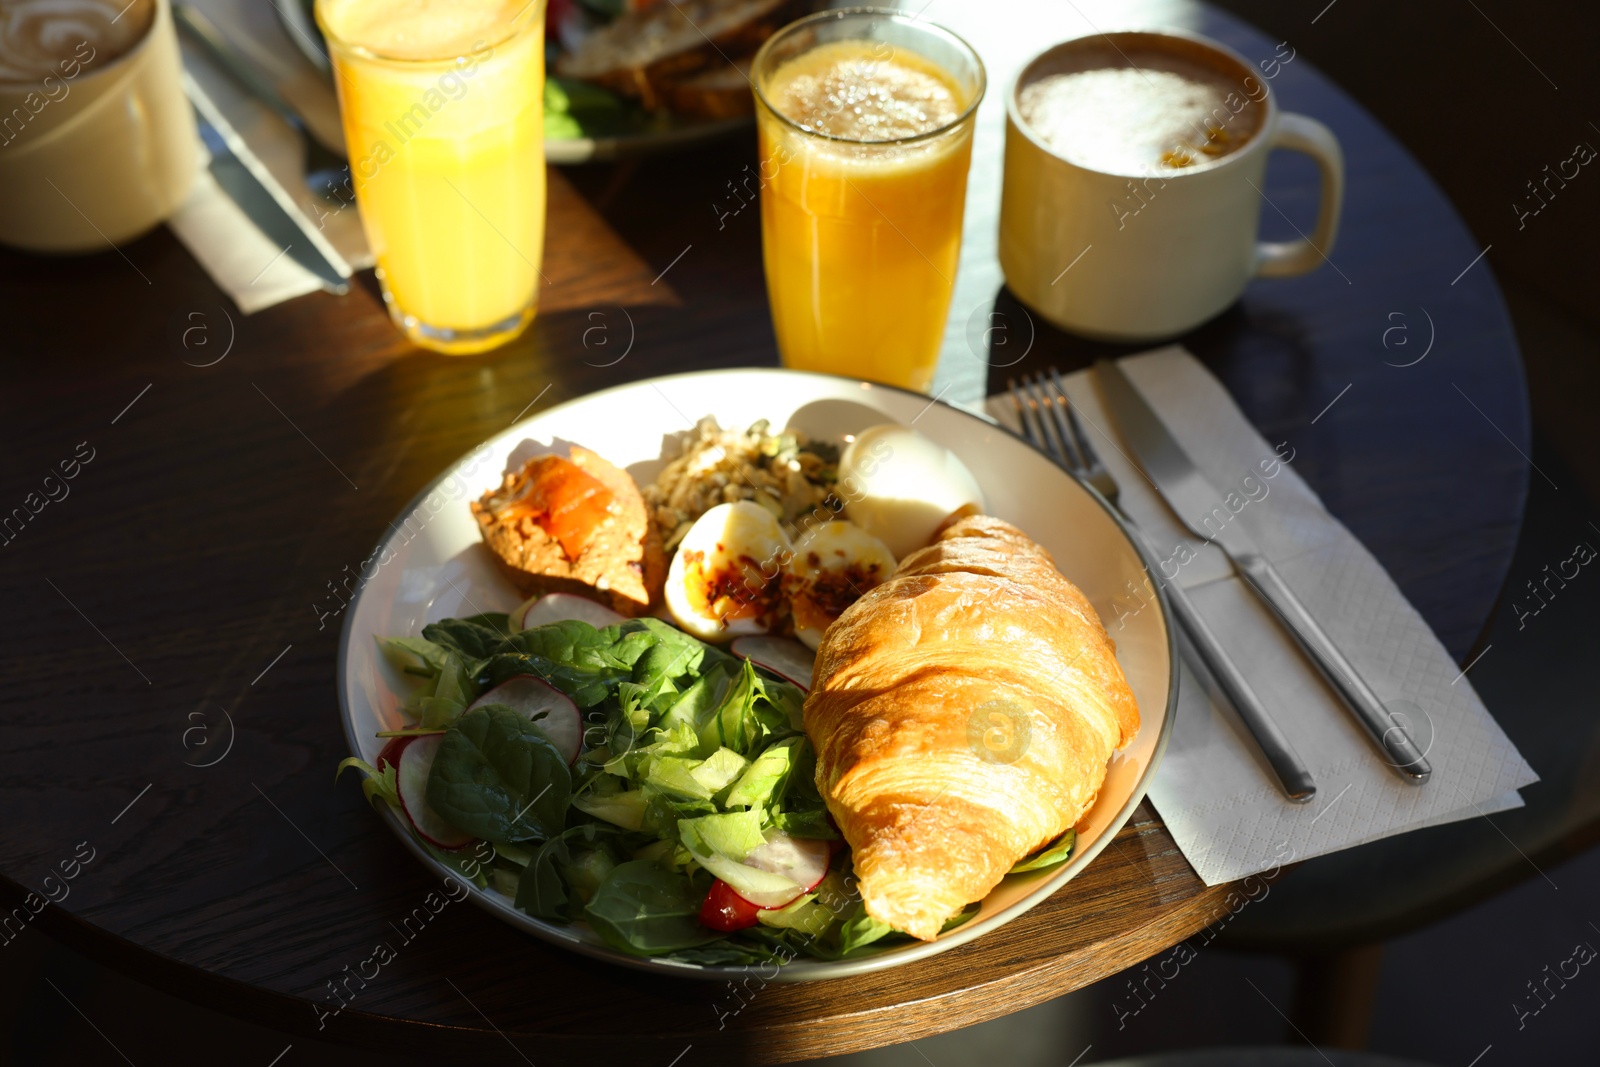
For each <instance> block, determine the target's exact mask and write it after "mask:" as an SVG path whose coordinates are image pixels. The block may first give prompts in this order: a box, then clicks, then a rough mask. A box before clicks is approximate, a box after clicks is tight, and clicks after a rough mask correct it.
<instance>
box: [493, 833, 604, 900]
mask: <svg viewBox="0 0 1600 1067" xmlns="http://www.w3.org/2000/svg"><path fill="white" fill-rule="evenodd" d="M612 832H613V831H611V830H610V829H609V828H608V827H604V826H597V825H595V824H594V823H585V824H583V825H582V826H574V827H571V828H570V829H567V830H563V831H562V832H561V833H560V834H557V835H556V836H555V837H552V838H551V839H550V840H548V841H546V842H545V843H544V844H542V845H540V846H539V848H538V850H537V851H536V852H534V854H533V858H532V859H531V860H529V861H528V866H527V867H525V868H524V869H523V872H522V877H521V879H520V880H519V881H518V882H517V895H516V905H517V907H519V908H521V909H522V910H523V911H525V912H527V913H528V914H529V915H532V916H533V917H534V918H536V919H548V920H551V921H554V922H566V921H567V920H568V919H569V918H571V915H570V914H569V911H570V908H569V893H568V890H569V888H573V887H571V886H569V882H570V881H572V880H574V876H575V875H576V876H577V877H578V878H583V877H584V876H585V875H589V874H591V873H592V872H593V869H594V865H592V864H580V865H579V868H578V869H574V860H573V856H572V846H571V842H576V843H578V844H579V845H593V844H595V843H596V842H597V841H599V839H600V838H601V837H603V836H607V835H609V834H611V833H612ZM589 854H590V855H593V854H594V853H589ZM609 863H610V861H609V860H607V861H606V864H605V867H606V868H609ZM606 873H609V871H608V870H607V872H606ZM601 882H603V879H601ZM598 884H600V882H597V883H596V884H583V885H580V886H577V887H576V888H578V889H579V890H581V891H586V892H593V891H594V890H595V889H596V888H597V885H598Z"/></svg>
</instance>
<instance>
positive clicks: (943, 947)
mask: <svg viewBox="0 0 1600 1067" xmlns="http://www.w3.org/2000/svg"><path fill="white" fill-rule="evenodd" d="M752 373H753V374H759V375H771V376H773V377H776V378H788V377H800V378H808V379H820V380H823V381H828V382H842V383H849V384H851V385H855V386H858V387H859V386H863V385H865V386H868V387H870V388H872V389H883V390H886V391H889V392H894V393H901V394H904V395H906V396H911V397H916V398H919V399H920V398H923V397H926V396H927V394H925V393H919V392H917V391H916V390H913V389H906V388H903V387H901V386H896V385H887V384H885V383H883V382H875V381H870V380H868V379H863V378H852V377H850V376H848V375H842V374H825V373H822V372H819V371H801V370H791V369H789V368H787V367H763V366H744V367H718V368H711V369H707V370H697V371H680V372H678V373H675V374H663V375H652V376H650V377H646V378H637V379H633V380H631V381H626V382H619V383H617V384H616V385H612V386H607V387H606V388H604V389H597V390H594V391H592V392H588V393H581V394H579V395H577V396H573V397H569V398H567V399H566V400H563V401H562V402H561V403H559V404H555V405H552V406H551V407H549V408H546V409H545V410H543V411H540V412H537V413H535V414H533V415H529V416H527V417H526V418H522V419H518V420H517V421H516V422H514V423H512V424H511V425H510V426H508V427H506V428H505V429H504V430H499V431H496V432H494V433H492V434H490V435H489V436H488V437H486V438H484V439H482V440H480V441H478V442H477V443H476V444H474V445H473V446H472V447H471V448H469V449H468V450H467V451H465V452H463V453H461V454H460V455H459V456H457V457H456V458H455V459H454V460H452V461H451V462H450V463H448V464H447V465H446V466H445V467H444V468H443V469H442V470H441V471H440V472H439V473H438V474H437V475H435V476H434V477H433V478H432V479H431V480H430V481H429V482H428V483H427V484H426V485H424V486H423V487H422V488H421V489H420V490H418V492H417V493H416V494H414V495H413V496H412V497H411V498H410V499H409V500H408V501H407V502H406V503H405V505H404V506H403V507H402V508H401V509H400V511H399V513H398V515H397V518H402V519H403V518H404V517H405V516H406V515H408V514H410V513H411V512H412V511H413V510H415V509H416V508H417V507H418V506H419V505H420V504H421V503H422V502H423V501H424V500H425V499H426V498H427V497H428V495H429V494H430V493H432V492H433V491H434V490H435V489H437V488H438V487H439V486H440V485H441V484H443V482H444V481H445V480H446V479H447V478H448V477H449V476H450V474H451V472H452V471H455V470H456V469H457V468H459V467H460V466H461V465H462V464H463V463H465V462H466V461H467V460H468V459H469V458H470V457H471V456H472V455H473V454H474V453H476V452H477V451H479V450H480V449H482V448H483V447H484V445H485V444H487V443H488V442H490V441H493V440H495V439H497V438H499V437H502V436H504V435H506V434H511V433H514V432H516V431H517V430H518V429H519V428H521V427H524V426H526V425H528V424H529V423H532V422H535V421H537V420H539V419H543V418H547V417H549V416H550V415H552V414H554V413H555V412H557V411H560V410H561V409H562V408H566V407H569V406H572V405H575V404H578V403H591V402H593V401H595V400H597V399H599V398H601V397H605V396H607V395H609V394H612V393H617V392H621V391H623V390H633V389H639V388H644V387H657V388H659V386H660V385H661V384H662V383H665V382H672V381H683V380H686V379H704V378H712V377H724V376H734V375H749V374H752ZM928 400H929V405H928V406H929V407H932V406H933V405H934V404H938V405H940V406H941V407H945V408H948V409H949V410H950V411H953V412H955V413H956V414H958V415H960V416H961V417H963V418H967V419H972V420H973V421H975V422H978V423H980V424H981V425H983V426H985V427H987V428H990V429H996V430H999V431H1001V432H1002V433H1004V434H1006V435H1007V436H1008V437H1011V438H1012V439H1013V440H1015V441H1017V442H1018V443H1019V444H1022V445H1023V446H1024V447H1026V448H1028V449H1029V450H1031V451H1034V452H1038V450H1037V449H1035V448H1034V446H1033V445H1032V444H1031V443H1029V441H1028V440H1027V438H1025V437H1023V436H1022V435H1021V434H1020V433H1018V432H1016V431H1015V430H1012V429H1011V428H1010V427H1009V426H1006V425H1004V424H1003V423H1000V422H998V421H996V420H991V419H989V418H988V417H986V416H983V415H980V414H978V413H977V412H975V411H972V410H969V409H967V408H966V407H964V406H962V405H959V404H955V403H952V402H949V401H946V400H944V399H943V398H942V397H939V396H934V397H930V398H928ZM885 414H887V413H885ZM1038 454H1039V455H1040V456H1042V457H1043V458H1044V459H1046V460H1047V461H1048V462H1050V463H1051V465H1052V466H1053V467H1055V469H1056V470H1057V471H1058V472H1060V473H1061V474H1062V475H1063V476H1064V477H1067V478H1069V479H1070V480H1072V481H1073V482H1075V483H1076V484H1077V485H1078V487H1079V488H1081V489H1083V490H1084V491H1086V492H1087V493H1088V494H1089V496H1090V498H1091V499H1092V500H1093V501H1094V502H1095V503H1096V504H1097V505H1099V507H1100V508H1101V510H1103V511H1104V512H1105V513H1106V514H1107V516H1109V517H1110V519H1111V521H1112V522H1113V523H1115V524H1116V527H1117V530H1118V531H1119V532H1120V533H1121V534H1122V537H1123V539H1124V540H1125V541H1126V542H1127V543H1128V545H1129V547H1131V548H1132V549H1133V551H1134V553H1135V555H1136V556H1137V557H1138V558H1139V559H1140V561H1141V562H1143V564H1144V567H1145V571H1146V573H1147V574H1150V575H1153V574H1154V573H1155V571H1154V569H1153V568H1154V566H1155V565H1156V564H1157V561H1156V560H1155V559H1154V557H1153V556H1152V554H1151V552H1150V550H1149V548H1148V546H1147V545H1146V544H1145V542H1144V538H1143V537H1141V536H1137V535H1136V534H1135V532H1134V528H1133V526H1132V524H1131V523H1130V522H1129V521H1128V520H1126V519H1124V518H1123V516H1122V515H1121V513H1120V512H1118V511H1117V509H1116V508H1114V507H1112V506H1111V504H1110V502H1108V501H1107V500H1106V499H1105V497H1103V496H1101V495H1100V493H1099V492H1098V491H1096V490H1095V488H1094V487H1093V486H1092V485H1090V484H1089V483H1088V482H1086V481H1084V480H1083V479H1082V478H1080V477H1079V476H1078V475H1077V474H1075V473H1074V472H1072V471H1070V470H1068V469H1066V468H1065V467H1062V466H1061V465H1060V464H1057V463H1055V462H1054V461H1053V460H1050V457H1049V456H1048V455H1045V454H1044V453H1042V452H1038ZM393 537H394V526H393V524H391V525H389V526H387V527H385V533H384V535H383V536H382V537H380V538H379V540H378V542H377V543H376V545H374V546H373V551H374V552H381V551H382V550H383V548H384V546H385V545H386V544H388V542H389V541H390V540H391V539H392V538H393ZM370 555H371V554H370V553H369V556H370ZM1151 585H1152V586H1154V588H1155V594H1156V609H1157V613H1158V618H1160V620H1161V623H1162V626H1163V629H1164V632H1165V634H1166V653H1167V662H1168V679H1169V680H1168V684H1167V706H1166V708H1165V709H1164V710H1163V713H1162V716H1161V720H1160V730H1159V731H1158V733H1157V734H1156V740H1155V748H1154V750H1153V751H1152V752H1151V754H1150V762H1149V763H1148V764H1147V765H1146V766H1145V769H1144V771H1143V773H1142V774H1140V776H1139V779H1138V781H1137V782H1135V783H1134V787H1133V789H1132V791H1131V792H1130V793H1129V795H1128V799H1127V800H1126V801H1124V802H1123V804H1122V806H1121V807H1120V808H1118V809H1117V812H1116V814H1115V815H1113V816H1112V818H1111V820H1110V821H1109V822H1108V823H1107V826H1106V830H1105V832H1104V833H1102V834H1101V835H1100V837H1099V839H1097V840H1096V841H1095V842H1094V843H1093V844H1092V845H1090V846H1089V847H1088V848H1087V849H1085V850H1083V851H1082V852H1076V851H1075V852H1074V853H1073V855H1072V856H1071V857H1070V858H1069V859H1068V860H1067V862H1066V863H1065V864H1063V865H1062V867H1061V869H1060V870H1059V871H1057V872H1055V873H1054V874H1053V875H1052V876H1051V877H1050V878H1048V879H1043V880H1041V885H1040V887H1039V888H1043V887H1044V886H1045V885H1050V884H1052V883H1054V886H1053V888H1050V889H1049V890H1048V891H1045V892H1039V890H1038V889H1035V890H1033V891H1031V892H1029V893H1028V895H1027V896H1025V897H1024V898H1023V899H1022V900H1019V901H1017V902H1016V903H1015V904H1012V905H1011V906H1010V907H1007V908H1005V909H1003V910H1001V911H998V912H996V913H995V914H994V916H992V917H991V921H990V922H986V923H985V924H984V929H983V930H982V931H979V930H977V929H974V928H972V927H970V926H962V927H958V928H956V929H955V930H953V931H951V932H950V934H949V935H948V936H942V937H940V938H938V939H937V940H934V941H923V942H918V943H916V944H913V945H908V946H905V947H904V948H903V949H901V950H899V951H895V952H886V953H880V954H876V955H870V956H863V957H859V958H856V959H844V960H814V959H809V958H807V959H803V960H802V959H798V958H797V959H795V960H794V961H792V962H790V963H788V964H786V965H784V966H781V967H779V968H777V971H778V973H777V975H776V976H775V977H768V976H767V975H765V974H764V973H763V972H764V971H765V970H767V969H769V968H768V966H767V965H765V964H762V965H757V964H696V963H686V962H683V961H679V960H671V959H664V958H662V957H657V956H632V955H629V954H627V953H625V952H621V951H619V950H616V949H612V948H610V947H608V946H601V945H591V944H589V943H587V942H585V941H583V940H582V939H580V938H578V937H577V936H576V935H574V934H572V933H569V932H568V929H567V928H565V927H562V926H559V925H557V924H555V923H548V922H544V921H542V920H539V919H535V918H534V917H533V916H530V915H524V914H522V913H520V912H517V911H516V910H515V908H513V907H512V906H510V905H509V904H507V903H505V902H503V901H502V900H501V899H500V896H499V894H495V893H491V891H489V890H486V889H479V888H478V887H477V886H476V885H473V884H471V883H470V882H467V881H465V879H463V878H462V877H461V875H460V872H457V871H450V870H446V869H445V865H444V864H443V863H441V862H440V861H439V860H438V859H436V858H435V857H434V856H432V855H430V854H429V853H428V852H427V851H426V850H425V849H424V848H423V847H422V845H421V844H420V843H419V842H418V841H417V840H416V839H415V838H414V837H413V835H412V833H411V831H410V828H409V827H407V826H405V825H404V824H403V823H402V822H401V821H400V819H399V817H398V816H396V815H395V813H394V810H393V809H392V808H391V807H389V805H387V804H385V805H384V806H383V808H382V809H378V814H379V815H380V816H381V817H382V818H383V820H384V821H385V822H387V823H388V824H389V827H390V829H391V830H392V831H393V832H394V833H395V834H396V835H398V837H399V838H400V841H401V843H402V844H404V845H405V846H406V847H407V848H408V849H409V850H410V851H411V853H412V854H413V855H414V856H416V857H417V858H418V859H419V860H421V861H422V862H423V864H424V866H426V867H427V868H429V869H430V870H433V871H434V872H436V873H438V872H444V874H445V875H446V876H449V877H455V878H456V879H457V881H459V882H461V883H462V884H463V885H464V886H465V888H466V889H467V892H468V895H469V897H470V899H471V900H472V902H473V903H474V904H476V905H478V906H479V907H480V908H483V909H484V910H485V911H488V912H490V913H491V914H492V915H494V916H495V917H496V918H498V919H500V920H501V921H503V922H508V923H509V924H510V925H511V926H513V927H515V928H517V929H519V930H521V931H523V932H525V933H528V934H531V935H532V936H534V937H537V938H539V939H540V940H541V941H544V942H545V943H547V944H551V945H554V946H556V947H558V948H565V949H569V950H572V951H575V952H577V953H579V954H580V955H583V956H587V957H589V958H591V959H597V960H603V961H605V962H607V963H612V964H617V965H620V966H624V967H627V968H629V969H631V970H636V971H643V972H646V973H651V974H660V975H672V976H675V977H680V978H692V979H696V980H704V981H719V980H722V979H738V978H744V977H748V976H749V975H752V974H759V975H761V977H762V978H763V980H764V981H769V982H783V983H789V982H807V981H822V980H826V979H831V978H848V977H852V976H856V975H862V974H869V973H872V972H875V971H880V970H886V969H888V968H891V967H900V966H905V965H907V964H911V963H915V962H918V961H921V960H925V959H927V958H928V957H929V956H933V955H937V954H939V953H941V952H945V951H948V950H950V949H953V948H956V947H958V946H960V945H964V944H966V943H967V942H969V941H972V940H974V939H976V938H977V937H979V936H981V935H982V934H986V933H992V932H994V931H995V930H998V929H999V928H1000V927H1002V926H1004V925H1006V924H1007V923H1009V922H1012V921H1013V920H1015V919H1017V918H1018V917H1020V916H1021V915H1023V914H1024V913H1026V912H1027V911H1029V910H1031V909H1033V908H1035V907H1037V906H1039V905H1040V904H1042V903H1044V902H1045V901H1046V900H1048V899H1049V898H1050V897H1052V896H1054V895H1055V894H1056V893H1058V892H1060V891H1061V890H1062V889H1063V888H1065V887H1066V885H1067V883H1068V882H1071V881H1072V880H1073V879H1074V878H1076V877H1077V876H1078V875H1079V874H1081V873H1082V872H1083V870H1084V869H1085V868H1086V867H1087V866H1088V865H1089V864H1090V863H1091V862H1092V861H1093V860H1094V859H1095V857H1096V856H1098V855H1099V854H1100V853H1101V852H1103V851H1105V849H1106V847H1107V846H1108V845H1110V844H1111V842H1112V841H1113V840H1114V839H1115V838H1116V836H1117V834H1118V833H1120V832H1121V830H1122V828H1123V827H1124V826H1126V825H1127V822H1128V820H1129V819H1130V818H1132V817H1133V812H1134V810H1135V809H1136V808H1138V806H1139V805H1140V804H1141V803H1142V802H1143V801H1144V799H1145V795H1146V794H1147V793H1148V792H1149V789H1150V783H1151V780H1152V779H1153V778H1154V777H1155V774H1156V771H1157V770H1158V769H1159V768H1160V766H1161V760H1162V757H1163V756H1164V755H1165V754H1166V750H1167V742H1168V740H1169V739H1170V738H1171V736H1172V731H1173V727H1174V723H1175V721H1176V719H1177V710H1178V687H1179V672H1180V660H1179V657H1178V647H1177V634H1176V632H1175V630H1174V628H1173V625H1172V621H1173V620H1172V613H1171V609H1170V607H1169V604H1168V599H1167V592H1166V588H1165V587H1164V586H1163V585H1162V584H1161V583H1160V582H1154V581H1153V582H1151ZM368 588H369V586H366V585H363V586H362V587H361V588H360V589H359V590H357V591H356V594H355V596H354V597H352V598H351V601H350V604H349V606H348V608H347V609H346V611H345V618H344V622H343V624H342V625H341V626H340V629H339V651H338V655H337V657H336V658H335V663H334V672H335V683H336V688H337V690H338V696H339V713H340V720H341V722H340V725H341V727H342V729H343V731H344V735H345V744H346V746H347V747H348V748H349V749H350V755H353V756H355V757H357V758H358V759H359V758H361V745H360V740H359V739H358V738H357V737H356V735H355V733H354V716H353V714H352V711H351V705H350V699H349V694H348V687H347V682H348V678H349V669H348V667H349V662H348V661H349V650H350V646H351V640H352V638H353V636H354V634H353V631H354V629H355V620H356V616H357V615H358V614H359V611H358V609H359V607H360V605H361V603H362V598H363V597H364V596H365V595H366V593H367V590H368ZM1142 725H1143V724H1142V723H1141V726H1142ZM368 806H369V807H374V805H370V804H369V805H368ZM994 920H998V921H994ZM797 964H799V966H796V965H797Z"/></svg>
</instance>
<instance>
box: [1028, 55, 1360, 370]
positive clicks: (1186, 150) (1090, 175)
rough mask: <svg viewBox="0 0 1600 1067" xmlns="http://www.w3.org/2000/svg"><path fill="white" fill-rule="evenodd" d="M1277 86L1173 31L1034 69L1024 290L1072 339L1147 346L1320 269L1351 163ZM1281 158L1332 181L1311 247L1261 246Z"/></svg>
mask: <svg viewBox="0 0 1600 1067" xmlns="http://www.w3.org/2000/svg"><path fill="white" fill-rule="evenodd" d="M1271 69H1272V70H1273V71H1274V73H1276V71H1277V69H1279V68H1278V67H1277V66H1274V67H1272V68H1271ZM1268 81H1269V79H1267V78H1264V77H1261V76H1259V75H1258V72H1257V71H1256V69H1255V68H1254V67H1252V66H1251V65H1250V64H1249V63H1248V62H1247V61H1246V60H1244V59H1243V58H1241V57H1240V56H1239V55H1237V54H1236V53H1234V52H1233V51H1232V50H1230V49H1228V48H1225V47H1223V46H1222V45H1219V44H1216V43H1215V42H1212V41H1208V40H1206V39H1204V38H1202V37H1198V36H1195V35H1190V34H1186V33H1180V32H1173V31H1127V32H1118V33H1107V34H1098V35H1096V36H1093V37H1084V38H1079V39H1076V40H1071V41H1066V42H1064V43H1062V44H1059V45H1056V46H1055V47H1053V48H1050V49H1048V50H1047V51H1045V52H1043V53H1042V54H1040V55H1039V56H1037V57H1035V58H1034V59H1033V60H1032V61H1031V62H1030V63H1028V64H1027V65H1026V66H1025V67H1024V68H1023V69H1022V72H1021V73H1020V74H1019V75H1018V76H1017V78H1016V80H1015V82H1013V83H1012V85H1011V88H1010V91H1009V92H1008V93H1007V94H1006V147H1005V176H1004V179H1003V183H1002V192H1001V203H1000V266H1001V269H1002V270H1003V271H1004V273H1005V278H1006V284H1007V285H1008V286H1009V287H1010V289H1011V291H1012V292H1013V293H1014V294H1015V295H1016V296H1017V298H1018V299H1020V300H1021V301H1022V302H1023V303H1024V304H1026V305H1027V306H1028V307H1030V308H1032V309H1033V310H1034V311H1036V312H1038V313H1039V314H1040V315H1041V316H1042V317H1043V318H1045V319H1046V320H1048V321H1049V322H1051V323H1053V324H1055V325H1056V326H1059V327H1061V328H1062V329H1064V330H1068V331H1071V332H1073V333H1078V334H1082V335H1085V336H1088V337H1093V338H1096V339H1103V340H1113V341H1150V340H1158V339H1162V338H1169V337H1173V336H1175V335H1177V334H1181V333H1183V332H1185V331H1187V330H1189V329H1191V328H1193V327H1195V326H1198V325H1200V324H1201V323H1202V322H1205V321H1206V320H1208V319H1210V318H1212V317H1213V316H1215V315H1216V314H1218V313H1219V312H1221V311H1222V310H1223V309H1225V308H1226V307H1228V305H1230V304H1232V303H1233V302H1234V301H1235V300H1236V299H1238V297H1239V294H1240V293H1242V292H1243V291H1244V287H1245V285H1246V284H1248V283H1249V282H1250V280H1251V279H1253V278H1256V277H1263V278H1274V277H1279V278H1281V277H1288V276H1291V275H1296V274H1304V273H1306V272H1308V271H1311V270H1314V269H1316V268H1317V267H1318V266H1320V265H1322V264H1323V262H1324V261H1325V260H1326V258H1327V253H1328V252H1330V251H1331V250H1332V248H1333V242H1334V237H1335V234H1336V232H1337V230H1338V226H1339V211H1340V207H1341V204H1342V202H1343V197H1344V161H1343V155H1342V153H1341V152H1340V149H1339V142H1338V141H1337V140H1336V139H1335V138H1334V136H1333V134H1332V133H1331V132H1330V131H1329V130H1328V128H1327V127H1326V126H1324V125H1322V124H1321V123H1320V122H1317V121H1316V120H1314V119H1311V118H1307V117H1306V116H1304V115H1296V114H1290V113H1287V112H1284V111H1281V110H1280V109H1279V107H1278V103H1277V100H1276V98H1275V97H1274V95H1273V93H1272V91H1271V89H1270V87H1269V85H1268ZM1275 148H1284V149H1289V150H1291V151H1297V152H1303V153H1305V154H1306V155H1308V156H1310V157H1311V158H1312V159H1313V160H1314V161H1315V162H1316V164H1317V167H1318V169H1319V170H1320V172H1321V186H1322V188H1321V205H1320V208H1319V210H1318V214H1317V220H1316V225H1315V226H1314V227H1313V228H1312V231H1311V234H1310V236H1309V237H1306V236H1302V237H1301V238H1300V239H1299V240H1295V241H1285V242H1261V241H1258V240H1257V230H1258V227H1259V223H1260V215H1261V209H1262V200H1263V199H1264V194H1263V193H1262V189H1263V188H1264V187H1265V182H1264V180H1263V179H1264V175H1265V172H1266V166H1267V156H1268V154H1269V153H1270V152H1271V151H1272V150H1273V149H1275Z"/></svg>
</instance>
